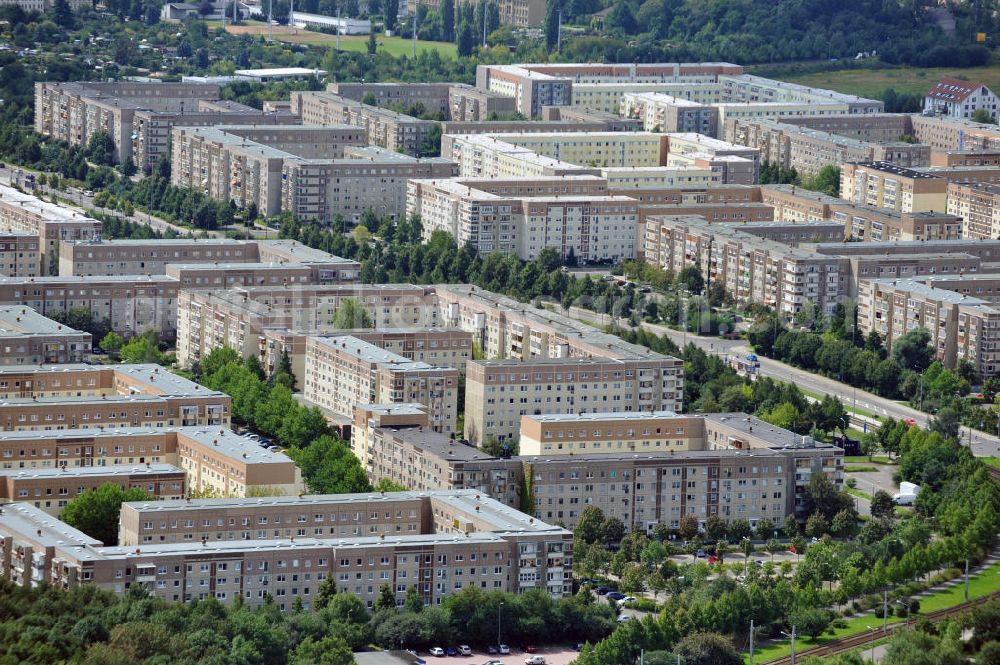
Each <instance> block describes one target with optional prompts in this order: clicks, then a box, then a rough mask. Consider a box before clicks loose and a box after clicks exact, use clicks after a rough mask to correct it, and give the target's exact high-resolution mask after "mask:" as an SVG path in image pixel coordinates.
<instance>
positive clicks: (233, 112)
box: [35, 81, 299, 171]
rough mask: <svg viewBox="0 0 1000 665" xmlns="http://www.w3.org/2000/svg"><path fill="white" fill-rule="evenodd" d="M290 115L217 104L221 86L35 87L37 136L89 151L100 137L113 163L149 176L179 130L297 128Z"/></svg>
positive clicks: (124, 84)
mask: <svg viewBox="0 0 1000 665" xmlns="http://www.w3.org/2000/svg"><path fill="white" fill-rule="evenodd" d="M294 124H299V119H298V117H296V116H294V115H292V114H291V113H288V112H277V113H267V112H262V111H260V110H259V109H255V108H253V107H250V106H246V105H244V104H238V103H236V102H232V101H224V100H219V87H218V86H217V85H211V84H202V83H134V82H115V83H97V82H90V81H87V82H79V83H36V84H35V131H36V132H38V133H39V134H42V135H44V136H51V137H53V138H56V139H61V140H63V141H68V142H69V143H71V144H74V145H87V143H88V142H89V141H90V137H91V136H93V135H94V134H95V133H97V132H106V133H108V134H109V135H110V136H111V139H112V141H113V142H114V144H115V160H116V161H118V162H125V161H126V160H129V159H131V160H132V161H133V162H134V163H135V165H136V166H137V167H138V168H139V169H140V170H142V169H145V170H147V171H148V170H149V169H151V168H152V167H153V165H154V164H156V161H157V160H158V159H159V158H160V157H162V156H165V155H166V154H167V152H168V150H169V145H170V131H171V129H172V128H173V127H175V126H185V127H211V126H214V125H294Z"/></svg>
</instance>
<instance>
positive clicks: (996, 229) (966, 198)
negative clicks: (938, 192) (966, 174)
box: [948, 182, 1000, 238]
mask: <svg viewBox="0 0 1000 665" xmlns="http://www.w3.org/2000/svg"><path fill="white" fill-rule="evenodd" d="M948 212H949V214H952V215H956V216H958V217H961V218H962V220H963V224H964V229H965V237H967V238H1000V184H997V185H994V184H981V183H969V184H966V183H959V182H951V183H948Z"/></svg>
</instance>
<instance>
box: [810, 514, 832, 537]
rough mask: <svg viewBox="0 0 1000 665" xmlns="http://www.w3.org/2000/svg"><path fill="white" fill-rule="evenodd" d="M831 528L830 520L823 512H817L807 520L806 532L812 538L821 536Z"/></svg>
mask: <svg viewBox="0 0 1000 665" xmlns="http://www.w3.org/2000/svg"><path fill="white" fill-rule="evenodd" d="M829 530H830V521H829V520H827V519H826V517H825V516H824V515H823V513H820V512H815V513H813V514H812V515H810V516H809V518H808V519H807V520H806V529H805V533H806V535H807V536H809V537H810V538H820V537H821V536H824V535H826V533H827V532H828V531H829Z"/></svg>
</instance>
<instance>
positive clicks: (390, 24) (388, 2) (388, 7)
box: [383, 0, 399, 32]
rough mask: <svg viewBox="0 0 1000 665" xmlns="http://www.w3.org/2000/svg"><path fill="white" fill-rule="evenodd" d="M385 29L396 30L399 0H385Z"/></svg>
mask: <svg viewBox="0 0 1000 665" xmlns="http://www.w3.org/2000/svg"><path fill="white" fill-rule="evenodd" d="M383 7H384V8H385V29H386V30H388V31H390V32H392V31H395V30H396V19H397V17H398V16H399V0H385V2H384V4H383Z"/></svg>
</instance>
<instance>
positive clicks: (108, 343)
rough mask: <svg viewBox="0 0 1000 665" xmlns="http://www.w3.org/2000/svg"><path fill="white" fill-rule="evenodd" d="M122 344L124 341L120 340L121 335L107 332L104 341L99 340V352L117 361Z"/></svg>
mask: <svg viewBox="0 0 1000 665" xmlns="http://www.w3.org/2000/svg"><path fill="white" fill-rule="evenodd" d="M124 344H125V340H123V339H122V338H121V335H119V334H118V333H116V332H109V333H108V334H107V335H105V336H104V339H102V340H101V344H100V346H101V350H103V351H104V352H105V353H107V354H108V355H109V356H111V358H112V359H117V358H118V352H119V351H121V350H122V346H124Z"/></svg>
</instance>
